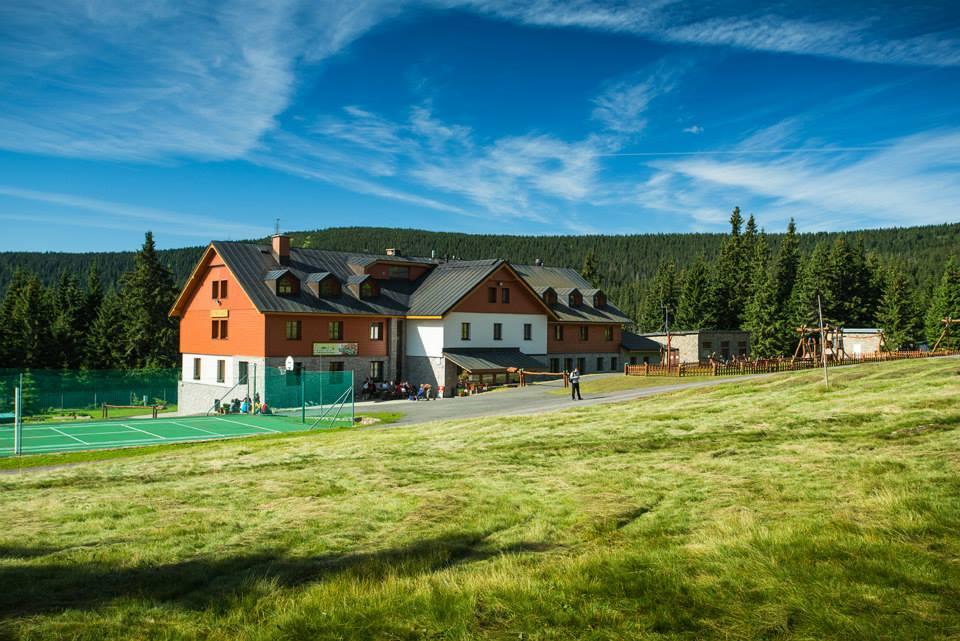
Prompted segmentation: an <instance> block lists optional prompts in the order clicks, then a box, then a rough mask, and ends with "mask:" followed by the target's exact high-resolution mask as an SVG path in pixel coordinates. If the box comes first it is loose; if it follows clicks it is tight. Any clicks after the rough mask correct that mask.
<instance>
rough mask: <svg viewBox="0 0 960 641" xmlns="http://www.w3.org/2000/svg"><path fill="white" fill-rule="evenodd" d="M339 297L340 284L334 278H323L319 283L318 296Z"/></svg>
mask: <svg viewBox="0 0 960 641" xmlns="http://www.w3.org/2000/svg"><path fill="white" fill-rule="evenodd" d="M339 295H340V283H338V282H337V280H336V279H335V278H324V279H323V280H322V281H321V282H320V296H322V297H323V298H335V297H337V296H339Z"/></svg>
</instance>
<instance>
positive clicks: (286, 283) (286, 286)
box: [277, 278, 293, 296]
mask: <svg viewBox="0 0 960 641" xmlns="http://www.w3.org/2000/svg"><path fill="white" fill-rule="evenodd" d="M277 294H278V295H280V296H289V295H291V294H293V281H292V280H290V279H289V278H281V279H280V280H278V281H277Z"/></svg>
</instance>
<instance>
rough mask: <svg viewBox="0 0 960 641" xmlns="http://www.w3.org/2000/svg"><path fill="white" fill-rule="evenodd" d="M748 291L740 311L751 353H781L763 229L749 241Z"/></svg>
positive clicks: (778, 312) (780, 322)
mask: <svg viewBox="0 0 960 641" xmlns="http://www.w3.org/2000/svg"><path fill="white" fill-rule="evenodd" d="M751 263H752V266H751V270H750V271H751V283H750V291H751V292H752V294H751V296H750V300H749V302H748V303H747V307H746V309H745V310H744V323H743V325H744V329H746V330H747V331H749V332H750V338H751V345H752V352H753V355H754V356H758V357H760V358H771V357H773V356H776V355H778V354H780V353H782V351H783V350H782V342H783V341H782V335H783V316H782V314H781V309H780V306H779V303H778V302H777V283H776V281H775V280H774V278H773V276H772V275H771V273H770V249H769V246H768V244H767V237H766V235H765V234H764V233H763V232H760V234H759V235H757V236H756V240H755V241H754V243H753V260H752V261H751Z"/></svg>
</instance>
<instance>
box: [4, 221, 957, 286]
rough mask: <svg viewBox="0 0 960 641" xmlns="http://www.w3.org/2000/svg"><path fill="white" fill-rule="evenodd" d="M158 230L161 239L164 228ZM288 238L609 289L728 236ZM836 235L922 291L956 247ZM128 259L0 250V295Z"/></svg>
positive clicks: (927, 233) (901, 233)
mask: <svg viewBox="0 0 960 641" xmlns="http://www.w3.org/2000/svg"><path fill="white" fill-rule="evenodd" d="M768 231H772V230H768ZM159 234H160V235H161V236H162V234H163V232H162V231H161V232H160V233H159ZM291 236H292V237H293V244H294V246H300V247H315V248H323V249H339V250H344V251H365V252H370V253H382V252H383V251H384V250H385V249H386V248H387V247H396V248H398V249H400V250H401V251H402V252H403V253H405V254H407V255H420V256H429V255H430V253H431V251H434V252H436V255H437V256H438V257H444V256H448V257H453V256H456V257H457V258H463V259H472V258H507V259H509V260H511V261H513V262H518V263H532V262H533V261H534V260H535V259H537V258H542V259H543V260H544V261H545V262H546V263H547V264H548V265H564V266H571V267H576V268H580V267H581V266H582V265H583V263H584V259H585V258H586V256H587V255H588V254H590V253H592V254H593V256H594V258H595V261H596V268H597V269H596V271H597V277H598V280H599V281H600V283H601V285H603V286H604V287H607V288H613V289H619V288H621V287H622V286H624V285H627V284H630V283H632V282H634V281H636V280H641V279H647V278H650V277H651V276H653V274H654V273H655V272H656V270H657V268H658V266H659V265H660V264H662V263H664V262H668V261H673V262H674V263H675V264H676V266H677V268H678V269H679V270H683V268H684V267H685V266H686V265H688V264H689V263H691V262H692V261H694V260H695V259H696V258H697V257H698V256H700V255H703V256H704V257H705V258H707V259H710V258H713V257H714V256H715V255H716V254H717V252H718V251H719V250H720V245H721V243H722V242H723V239H724V238H725V237H726V235H725V234H634V235H623V236H500V235H494V234H477V235H475V234H458V233H449V232H426V231H420V230H416V229H389V228H381V227H341V228H332V229H324V230H318V231H309V232H292V233H291ZM838 236H846V237H847V239H848V240H849V241H851V242H855V240H856V239H857V237H858V236H862V238H863V242H864V246H865V248H866V250H867V252H869V253H875V254H877V255H878V257H879V258H880V259H881V261H882V262H885V263H889V262H897V263H899V264H900V265H902V267H903V269H904V270H905V272H906V274H907V275H908V277H909V279H910V280H911V281H912V283H913V284H914V285H915V286H917V287H918V289H919V290H921V291H924V290H928V289H929V288H930V287H932V285H933V283H934V282H935V280H936V279H937V278H938V277H939V275H940V273H941V272H942V271H943V265H944V263H945V262H946V259H947V257H948V256H949V255H951V254H953V255H956V254H957V252H958V249H960V223H955V224H948V225H933V226H925V227H903V228H894V229H876V230H866V231H862V232H844V233H816V234H803V233H801V234H799V239H800V249H801V251H802V252H803V253H804V254H807V253H809V252H810V251H811V250H812V249H813V247H814V246H815V245H816V244H817V243H818V242H821V241H822V242H826V243H832V242H834V241H835V240H836V238H837V237H838ZM781 237H782V235H781V234H774V233H771V234H770V235H769V237H768V239H769V241H770V245H771V249H772V250H773V251H774V252H775V251H776V250H777V247H778V244H779V241H780V239H781ZM131 249H133V248H131ZM202 250H203V248H202V247H186V248H182V249H168V250H162V251H160V252H158V253H159V255H160V258H161V260H162V261H163V262H164V263H166V264H167V265H168V266H169V267H170V268H171V269H172V270H173V273H174V277H175V279H176V281H177V283H178V284H180V283H183V282H184V281H185V280H186V278H187V276H189V275H190V271H191V270H192V269H193V267H194V265H195V264H196V261H197V260H198V258H199V256H200V253H201V251H202ZM133 256H134V252H133V251H129V252H95V253H94V252H92V253H76V254H73V253H52V252H51V253H41V252H0V292H2V291H4V290H5V289H6V287H7V284H8V283H9V281H10V278H11V277H12V275H13V273H14V271H15V270H16V269H17V268H21V269H24V270H26V271H28V272H33V273H36V274H38V275H39V276H40V277H41V279H42V280H43V281H44V282H45V283H46V284H50V283H53V282H55V281H56V280H57V278H58V277H59V275H60V273H61V272H63V271H64V270H66V271H70V272H72V273H74V274H77V275H82V274H85V273H86V272H87V270H88V268H89V266H90V265H91V263H93V262H96V264H97V267H98V269H99V271H100V274H101V277H102V279H103V282H104V284H105V285H106V286H108V287H111V286H112V285H113V284H114V283H115V282H116V279H117V278H118V277H119V276H120V274H122V273H123V272H125V271H127V270H129V269H130V268H131V267H132V266H133Z"/></svg>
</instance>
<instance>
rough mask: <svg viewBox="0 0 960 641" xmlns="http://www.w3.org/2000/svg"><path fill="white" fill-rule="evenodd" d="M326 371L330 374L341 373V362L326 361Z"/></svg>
mask: <svg viewBox="0 0 960 641" xmlns="http://www.w3.org/2000/svg"><path fill="white" fill-rule="evenodd" d="M327 370H329V371H331V372H342V371H343V361H327Z"/></svg>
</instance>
